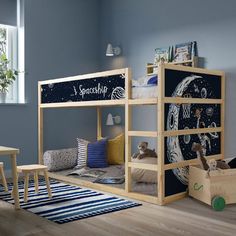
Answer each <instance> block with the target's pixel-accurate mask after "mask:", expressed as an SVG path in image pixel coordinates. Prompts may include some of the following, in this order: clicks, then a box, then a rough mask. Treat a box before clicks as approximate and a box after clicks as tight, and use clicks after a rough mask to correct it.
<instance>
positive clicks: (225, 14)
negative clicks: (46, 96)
mask: <svg viewBox="0 0 236 236" xmlns="http://www.w3.org/2000/svg"><path fill="white" fill-rule="evenodd" d="M12 7H13V8H12ZM235 8H236V5H235V1H234V0H228V1H225V2H220V1H214V0H205V1H201V3H199V1H195V0H179V1H173V0H165V1H161V0H139V1H137V0H86V1H85V0H70V1H68V0H25V45H26V48H25V60H26V61H25V65H26V69H25V71H26V74H25V77H26V100H27V103H26V104H25V105H15V106H14V105H0V124H1V126H0V145H6V146H15V147H19V148H20V149H21V154H20V155H19V159H18V163H19V164H23V163H34V162H37V82H38V81H39V80H46V79H51V78H58V77H64V76H69V75H76V74H82V73H88V72H93V71H99V70H104V69H112V68H121V67H126V66H130V67H132V70H133V74H134V77H135V78H137V77H138V76H141V75H144V73H145V64H146V62H149V61H150V62H151V61H152V60H153V54H154V48H155V47H158V46H160V47H161V46H166V45H173V44H176V43H179V42H185V41H189V40H196V41H197V42H198V49H199V55H200V56H202V57H204V58H205V67H207V68H210V69H221V70H224V71H226V75H227V96H226V154H227V156H230V157H231V156H234V155H235V154H236V146H235V145H234V135H235V133H236V128H235V126H234V120H235V117H236V106H235V104H234V101H235V100H236V93H235V92H234V91H235V89H236V79H235V77H236V64H235V51H236V50H235V49H236V45H235V42H236V28H235V25H236V14H235ZM11 9H14V10H11ZM13 11H15V1H13V0H0V23H5V24H6V23H8V24H15V22H16V16H15V15H11V14H8V13H12V12H13ZM108 42H111V43H113V44H114V45H116V44H118V45H120V46H121V47H122V50H123V53H122V56H119V57H117V58H107V57H105V49H106V44H107V43H108ZM145 109H146V111H145V113H141V112H140V111H139V110H138V109H135V111H134V129H138V128H140V127H141V129H143V130H146V129H147V130H152V129H155V128H156V127H155V123H156V111H155V109H153V108H145ZM109 111H111V109H109V108H106V109H104V114H103V116H104V119H105V117H106V114H107V113H108V112H109ZM117 113H122V110H121V109H119V108H117V109H115V110H114V114H117ZM144 114H145V115H144ZM45 118H46V119H45V127H44V129H45V137H44V139H45V149H48V148H60V147H69V146H75V145H76V144H75V137H77V136H80V137H84V138H88V139H94V138H95V135H96V133H95V131H96V122H95V120H96V113H95V110H94V109H82V110H81V109H78V110H75V109H63V110H61V109H59V110H50V111H49V110H46V111H45ZM104 129H105V130H104V135H111V133H112V134H115V133H119V132H120V127H105V126H104ZM136 142H137V141H136ZM1 160H2V158H1ZM8 167H9V165H8V164H7V168H8Z"/></svg>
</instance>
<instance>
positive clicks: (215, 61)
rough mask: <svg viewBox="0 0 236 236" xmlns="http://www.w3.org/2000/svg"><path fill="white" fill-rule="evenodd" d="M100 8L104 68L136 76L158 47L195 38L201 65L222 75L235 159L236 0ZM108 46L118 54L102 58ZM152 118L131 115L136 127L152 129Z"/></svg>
mask: <svg viewBox="0 0 236 236" xmlns="http://www.w3.org/2000/svg"><path fill="white" fill-rule="evenodd" d="M100 9H101V25H102V26H103V27H102V28H101V46H100V48H101V52H100V56H101V59H100V61H102V68H103V69H111V68H121V67H126V66H129V67H131V68H132V71H133V75H134V78H137V77H139V76H142V75H144V74H145V64H146V63H147V62H152V61H153V57H154V49H155V48H156V47H163V46H169V45H174V44H176V43H181V42H188V41H192V40H196V41H197V43H198V52H199V56H201V57H204V61H205V67H206V68H208V69H218V70H223V71H225V72H226V76H227V79H226V120H225V124H226V132H225V136H226V142H225V153H226V157H233V156H236V145H235V143H234V142H235V134H236V126H235V124H234V121H235V118H236V105H235V101H236V100H235V99H236V93H235V90H236V63H235V52H236V27H235V26H236V12H235V9H236V2H235V1H234V0H228V1H215V0H205V1H195V0H179V1H173V0H165V1H161V0H139V1H137V0H103V1H102V7H101V8H100ZM108 42H111V43H112V44H113V45H120V46H121V47H122V49H123V52H122V56H119V57H116V58H110V57H105V55H104V52H105V49H106V45H107V43H108ZM155 119H156V111H155V109H149V110H146V112H141V111H140V110H137V109H136V110H135V112H134V126H135V127H142V129H144V128H145V129H155ZM136 143H137V141H135V142H134V144H135V145H136ZM135 145H134V146H135Z"/></svg>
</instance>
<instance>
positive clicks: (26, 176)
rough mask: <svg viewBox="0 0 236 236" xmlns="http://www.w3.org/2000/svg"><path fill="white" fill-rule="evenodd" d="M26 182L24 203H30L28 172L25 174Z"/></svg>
mask: <svg viewBox="0 0 236 236" xmlns="http://www.w3.org/2000/svg"><path fill="white" fill-rule="evenodd" d="M24 181H25V184H24V185H25V192H24V202H28V189H29V173H28V172H26V173H25V177H24Z"/></svg>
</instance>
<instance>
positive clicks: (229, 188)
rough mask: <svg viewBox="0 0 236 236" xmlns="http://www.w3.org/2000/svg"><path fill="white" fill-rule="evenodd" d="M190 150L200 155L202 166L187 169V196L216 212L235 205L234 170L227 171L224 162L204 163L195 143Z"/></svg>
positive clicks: (200, 150) (200, 149)
mask: <svg viewBox="0 0 236 236" xmlns="http://www.w3.org/2000/svg"><path fill="white" fill-rule="evenodd" d="M192 150H194V151H197V152H198V154H199V155H200V159H201V163H202V166H190V168H189V195H190V196H191V197H193V198H196V199H198V200H200V201H202V202H204V203H206V204H208V205H211V206H212V208H213V209H214V210H216V211H222V210H223V209H224V208H225V205H226V204H231V203H236V185H235V181H236V169H229V168H230V167H229V165H228V164H226V163H225V162H224V161H216V160H209V161H206V159H205V157H204V155H203V152H202V146H201V145H200V144H196V143H195V144H194V145H193V148H192Z"/></svg>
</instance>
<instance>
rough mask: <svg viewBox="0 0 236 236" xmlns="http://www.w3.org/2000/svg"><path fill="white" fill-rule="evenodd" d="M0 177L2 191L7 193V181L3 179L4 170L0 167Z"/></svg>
mask: <svg viewBox="0 0 236 236" xmlns="http://www.w3.org/2000/svg"><path fill="white" fill-rule="evenodd" d="M0 175H1V178H2V184H3V186H4V189H5V191H6V192H8V187H7V181H6V177H5V174H4V170H3V167H2V166H1V167H0Z"/></svg>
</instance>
